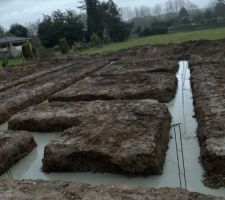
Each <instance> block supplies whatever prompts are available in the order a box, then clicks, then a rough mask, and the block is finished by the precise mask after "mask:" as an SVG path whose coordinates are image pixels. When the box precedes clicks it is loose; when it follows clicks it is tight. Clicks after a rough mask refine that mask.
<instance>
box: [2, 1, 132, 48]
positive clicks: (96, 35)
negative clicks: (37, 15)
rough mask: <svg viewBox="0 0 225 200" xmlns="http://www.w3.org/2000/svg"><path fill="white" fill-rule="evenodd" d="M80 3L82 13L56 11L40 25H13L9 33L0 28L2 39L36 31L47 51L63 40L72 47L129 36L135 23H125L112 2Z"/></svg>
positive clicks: (24, 35) (25, 35) (23, 35)
mask: <svg viewBox="0 0 225 200" xmlns="http://www.w3.org/2000/svg"><path fill="white" fill-rule="evenodd" d="M79 3H80V6H79V9H80V10H81V11H82V12H81V13H80V14H77V12H75V11H74V10H67V11H65V12H62V11H60V10H56V11H54V12H53V13H52V15H44V16H43V20H42V21H40V22H39V23H38V25H37V26H35V25H34V24H30V26H29V27H28V28H27V27H24V26H22V25H20V24H13V25H11V27H10V29H9V31H7V32H5V31H4V29H3V28H2V27H0V36H2V35H4V34H8V35H10V34H12V35H15V36H20V37H27V36H29V35H32V34H35V33H32V29H34V28H36V30H35V31H36V32H37V34H38V36H39V38H40V41H41V43H42V45H43V46H44V47H47V48H51V47H54V46H56V45H58V44H59V40H60V39H65V40H66V42H67V43H68V46H72V45H73V44H74V42H92V41H93V40H94V41H93V42H98V41H101V42H118V41H123V40H126V39H127V38H128V37H129V35H130V32H131V30H132V24H131V23H129V22H125V21H123V20H122V17H121V15H120V12H119V8H118V6H117V5H116V4H115V3H114V2H113V1H112V0H108V1H103V2H100V1H99V0H82V1H80V2H79ZM83 11H84V12H83ZM32 26H33V27H32ZM29 28H30V29H31V30H29Z"/></svg>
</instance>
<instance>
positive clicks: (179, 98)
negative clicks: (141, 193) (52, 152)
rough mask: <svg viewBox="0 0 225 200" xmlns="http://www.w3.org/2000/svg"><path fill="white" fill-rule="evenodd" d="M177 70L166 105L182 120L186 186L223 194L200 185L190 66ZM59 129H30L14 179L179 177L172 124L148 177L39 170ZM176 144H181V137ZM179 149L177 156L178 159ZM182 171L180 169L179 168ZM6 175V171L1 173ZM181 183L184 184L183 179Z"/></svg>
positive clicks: (136, 182)
mask: <svg viewBox="0 0 225 200" xmlns="http://www.w3.org/2000/svg"><path fill="white" fill-rule="evenodd" d="M179 65H180V67H179V71H178V73H177V78H178V89H177V94H176V96H175V98H174V100H173V101H172V102H170V103H168V104H166V105H167V106H168V109H169V111H170V113H171V115H172V118H173V121H172V124H178V123H181V133H182V140H183V150H184V160H185V169H186V170H185V171H186V179H187V189H188V190H190V191H195V192H200V193H204V194H210V195H215V196H225V189H224V188H221V189H218V190H214V189H210V188H207V187H205V186H204V185H203V183H202V181H201V179H202V176H203V169H202V166H201V164H200V161H199V156H200V149H199V144H198V139H197V137H196V130H197V125H198V124H197V121H196V119H195V118H194V115H195V113H194V107H193V98H192V90H191V86H190V70H189V68H188V62H186V61H181V62H179ZM6 129H7V124H4V125H2V126H0V130H6ZM59 134H60V133H33V136H34V138H35V141H36V143H37V144H38V146H37V148H36V149H35V150H33V151H32V152H31V153H30V154H29V155H28V156H27V157H25V158H24V159H22V160H21V161H19V162H18V163H17V164H15V165H14V166H13V167H12V168H11V169H10V171H11V173H12V177H13V179H18V180H21V179H43V180H62V181H76V182H81V183H89V184H126V185H132V186H144V187H154V188H159V187H179V186H180V180H179V176H178V165H177V154H176V148H175V147H176V145H175V137H174V129H173V128H171V131H170V135H171V139H170V143H169V149H168V152H167V156H166V161H165V166H164V171H163V175H160V176H150V177H134V178H128V177H126V176H122V175H115V174H100V173H96V174H93V173H49V174H46V173H43V172H42V171H41V166H42V158H43V152H44V147H45V145H46V144H48V143H49V142H50V140H52V139H53V138H55V137H57V136H58V135H59ZM177 141H178V146H179V145H180V140H177ZM180 155H181V153H180V151H179V158H180V159H181V156H180ZM182 173H183V171H182ZM1 178H7V173H5V174H4V175H2V176H1ZM181 178H182V180H181V181H182V185H183V186H184V179H183V176H182V177H181Z"/></svg>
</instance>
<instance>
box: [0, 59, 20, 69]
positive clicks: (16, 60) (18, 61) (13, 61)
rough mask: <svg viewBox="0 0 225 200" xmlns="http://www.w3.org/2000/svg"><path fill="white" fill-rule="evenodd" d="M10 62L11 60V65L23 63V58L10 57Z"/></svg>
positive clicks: (0, 61)
mask: <svg viewBox="0 0 225 200" xmlns="http://www.w3.org/2000/svg"><path fill="white" fill-rule="evenodd" d="M8 62H9V66H11V65H18V64H22V63H23V59H22V58H9V59H8ZM0 68H2V60H1V59H0Z"/></svg>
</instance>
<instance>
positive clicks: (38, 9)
mask: <svg viewBox="0 0 225 200" xmlns="http://www.w3.org/2000/svg"><path fill="white" fill-rule="evenodd" d="M165 1H166V0H114V2H115V3H117V4H118V6H119V7H126V6H130V7H135V6H140V5H148V6H154V5H155V4H156V3H163V2H165ZM209 1H210V0H192V2H194V3H195V4H197V5H199V6H200V7H205V6H207V5H208V3H209ZM78 2H79V0H0V25H2V26H3V27H4V28H8V27H9V26H10V24H12V23H21V24H24V25H26V24H27V23H29V22H34V21H36V20H38V19H40V18H41V17H42V15H43V14H51V12H52V11H54V10H56V9H60V10H66V9H76V7H77V6H78V5H79V3H78Z"/></svg>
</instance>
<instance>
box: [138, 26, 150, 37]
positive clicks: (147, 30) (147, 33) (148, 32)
mask: <svg viewBox="0 0 225 200" xmlns="http://www.w3.org/2000/svg"><path fill="white" fill-rule="evenodd" d="M149 35H151V30H150V28H144V30H143V31H142V32H140V36H143V37H144V36H149Z"/></svg>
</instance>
